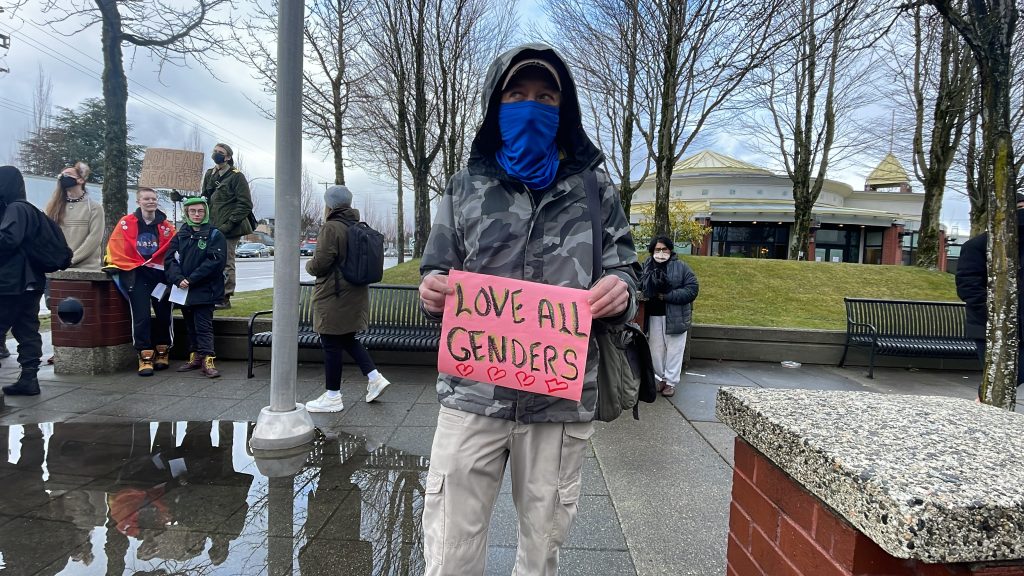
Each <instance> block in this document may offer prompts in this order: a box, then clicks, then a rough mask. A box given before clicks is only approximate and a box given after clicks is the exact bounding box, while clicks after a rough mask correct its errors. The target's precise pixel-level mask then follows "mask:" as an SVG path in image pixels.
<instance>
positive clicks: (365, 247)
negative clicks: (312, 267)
mask: <svg viewBox="0 0 1024 576" xmlns="http://www.w3.org/2000/svg"><path fill="white" fill-rule="evenodd" d="M332 220H337V221H339V222H344V223H345V224H347V225H348V244H347V247H346V248H345V261H344V262H342V264H341V266H340V270H341V275H342V276H343V277H344V278H345V280H346V281H348V283H349V284H353V285H355V286H365V285H367V284H373V283H374V282H380V281H381V280H382V279H383V278H384V235H383V234H381V233H380V232H377V231H376V230H374V229H373V228H370V225H369V224H367V223H366V222H356V221H354V220H348V219H345V218H341V217H335V218H332Z"/></svg>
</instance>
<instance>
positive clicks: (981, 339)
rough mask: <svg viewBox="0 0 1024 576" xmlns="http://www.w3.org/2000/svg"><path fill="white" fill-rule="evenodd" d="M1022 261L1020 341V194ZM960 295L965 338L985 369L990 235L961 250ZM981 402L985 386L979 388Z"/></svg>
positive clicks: (1022, 327)
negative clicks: (971, 343)
mask: <svg viewBox="0 0 1024 576" xmlns="http://www.w3.org/2000/svg"><path fill="white" fill-rule="evenodd" d="M1017 234H1018V236H1019V237H1020V238H1021V241H1020V242H1018V250H1019V254H1018V258H1020V262H1021V263H1022V265H1021V266H1020V267H1019V268H1018V270H1017V287H1018V289H1017V331H1018V341H1020V335H1021V333H1022V332H1024V193H1022V192H1018V193H1017ZM956 295H957V296H959V297H960V299H961V300H963V301H964V304H965V305H966V306H965V308H966V312H965V314H966V316H965V318H964V336H967V337H968V338H972V339H974V342H975V344H977V350H978V361H979V362H981V367H982V369H984V368H985V351H986V350H985V349H986V347H987V346H988V343H987V342H986V340H985V328H986V326H988V232H982V233H981V234H978V235H977V236H975V237H974V238H971V239H970V240H968V241H967V242H964V245H963V246H962V247H961V248H960V260H959V261H958V262H957V266H956ZM1021 383H1024V345H1019V346H1018V347H1017V387H1018V388H1019V387H1020V385H1021ZM978 400H979V401H980V400H981V385H979V386H978Z"/></svg>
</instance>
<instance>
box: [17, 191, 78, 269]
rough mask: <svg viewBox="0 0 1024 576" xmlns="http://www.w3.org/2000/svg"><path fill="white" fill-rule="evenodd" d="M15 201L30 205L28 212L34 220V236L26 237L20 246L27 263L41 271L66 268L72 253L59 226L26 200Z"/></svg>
mask: <svg viewBox="0 0 1024 576" xmlns="http://www.w3.org/2000/svg"><path fill="white" fill-rule="evenodd" d="M17 202H23V203H24V204H25V205H26V206H30V207H31V208H32V210H31V211H30V212H31V213H32V215H33V217H34V218H35V220H36V226H35V236H33V237H31V238H28V239H27V240H26V242H25V244H24V245H23V248H22V252H23V253H24V254H25V257H26V258H28V261H29V265H31V266H32V268H33V269H34V270H36V271H37V272H43V273H46V272H56V271H58V270H66V269H67V268H68V266H71V257H72V256H73V255H74V253H73V252H72V251H71V248H69V247H68V241H67V239H65V238H64V232H63V231H62V230H61V229H60V226H58V225H57V223H56V222H54V221H53V220H51V219H50V217H49V216H47V215H46V214H44V213H43V212H42V211H40V210H39V209H38V208H36V207H35V206H32V204H31V203H29V202H28V201H27V200H17Z"/></svg>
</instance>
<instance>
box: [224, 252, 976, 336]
mask: <svg viewBox="0 0 1024 576" xmlns="http://www.w3.org/2000/svg"><path fill="white" fill-rule="evenodd" d="M683 259H684V260H685V261H686V262H687V263H688V264H689V265H690V266H691V267H692V268H693V270H694V272H696V274H697V278H698V279H699V280H700V296H699V297H698V298H697V301H696V302H695V303H694V321H695V322H697V323H699V324H726V325H731V326H765V327H778V328H817V329H835V330H842V329H845V328H846V311H845V308H844V307H843V297H845V296H852V297H861V298H888V299H896V300H940V301H956V300H957V297H956V288H955V286H954V282H953V275H952V274H946V273H944V272H929V271H926V270H921V269H919V268H914V267H911V266H871V265H867V264H833V263H826V262H791V261H788V260H749V259H743V258H712V257H704V256H686V257H684V258H683ZM384 283H386V284H418V283H419V260H412V261H409V262H405V263H404V264H400V265H398V266H395V267H394V268H390V269H388V270H385V271H384ZM272 292H273V291H272V290H270V289H267V290H258V291H255V292H240V293H238V294H236V295H235V296H234V297H233V298H232V299H231V305H232V308H231V309H230V310H218V311H217V313H216V315H217V316H220V317H231V316H240V317H248V316H249V315H250V314H252V313H253V312H255V311H257V310H268V309H270V308H271V307H272V306H271V298H272Z"/></svg>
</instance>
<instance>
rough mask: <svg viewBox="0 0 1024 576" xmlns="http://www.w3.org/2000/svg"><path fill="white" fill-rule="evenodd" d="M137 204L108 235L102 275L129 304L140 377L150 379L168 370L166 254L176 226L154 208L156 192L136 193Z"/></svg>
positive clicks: (168, 327) (168, 324)
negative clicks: (114, 285) (109, 278)
mask: <svg viewBox="0 0 1024 576" xmlns="http://www.w3.org/2000/svg"><path fill="white" fill-rule="evenodd" d="M135 199H136V201H137V202H138V204H139V207H138V209H136V210H135V212H134V213H132V214H128V215H126V216H124V217H122V218H121V219H119V220H118V221H117V224H115V225H114V230H113V231H112V232H111V233H110V240H108V241H107V253H106V256H105V257H104V265H103V270H104V271H106V272H107V273H108V274H110V275H111V277H113V279H114V283H115V284H116V285H117V287H118V289H119V290H120V291H121V293H122V294H124V296H125V298H127V299H128V304H129V307H130V310H131V314H132V340H133V341H134V343H135V349H136V350H138V352H139V376H152V375H153V371H154V370H163V369H165V368H167V367H168V366H169V365H170V360H169V359H168V356H167V354H168V352H169V351H170V348H171V342H172V341H173V338H172V335H171V301H170V300H168V299H167V294H165V292H166V290H167V286H166V284H164V280H165V278H164V255H165V254H167V248H168V247H169V246H170V245H171V238H173V237H174V226H173V225H172V224H171V223H170V222H168V221H167V215H166V214H164V213H163V212H162V211H160V210H159V209H158V208H157V205H158V203H159V201H158V199H157V195H156V191H155V190H153V189H152V188H139V190H138V192H136V193H135ZM150 307H152V309H153V315H152V316H150ZM154 345H155V346H154Z"/></svg>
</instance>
